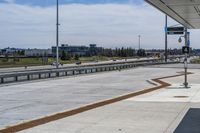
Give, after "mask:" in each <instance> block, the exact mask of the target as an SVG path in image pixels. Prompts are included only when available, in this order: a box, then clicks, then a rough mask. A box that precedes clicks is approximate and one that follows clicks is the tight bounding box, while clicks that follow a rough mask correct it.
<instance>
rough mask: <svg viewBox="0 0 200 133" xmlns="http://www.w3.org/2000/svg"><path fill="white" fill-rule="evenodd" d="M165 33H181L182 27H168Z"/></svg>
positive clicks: (182, 32) (182, 31)
mask: <svg viewBox="0 0 200 133" xmlns="http://www.w3.org/2000/svg"><path fill="white" fill-rule="evenodd" d="M167 34H168V35H183V34H184V27H168V28H167Z"/></svg>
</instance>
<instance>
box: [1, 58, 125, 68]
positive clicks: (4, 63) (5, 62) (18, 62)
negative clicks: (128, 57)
mask: <svg viewBox="0 0 200 133" xmlns="http://www.w3.org/2000/svg"><path fill="white" fill-rule="evenodd" d="M112 59H122V58H120V57H105V56H92V57H80V58H79V61H81V62H83V63H85V62H92V61H108V60H112ZM54 61H55V58H52V57H49V58H48V63H45V62H43V61H42V58H18V59H13V58H9V59H6V58H0V68H6V67H24V66H39V65H49V64H51V63H52V62H54ZM59 62H60V63H62V64H72V63H76V62H77V61H76V60H74V59H71V60H66V61H63V60H60V61H59Z"/></svg>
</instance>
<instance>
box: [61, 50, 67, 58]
mask: <svg viewBox="0 0 200 133" xmlns="http://www.w3.org/2000/svg"><path fill="white" fill-rule="evenodd" d="M60 58H61V60H66V58H67V54H66V52H65V51H64V50H63V51H62V53H61V57H60Z"/></svg>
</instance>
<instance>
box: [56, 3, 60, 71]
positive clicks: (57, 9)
mask: <svg viewBox="0 0 200 133" xmlns="http://www.w3.org/2000/svg"><path fill="white" fill-rule="evenodd" d="M58 67H59V1H58V0H57V2H56V68H58Z"/></svg>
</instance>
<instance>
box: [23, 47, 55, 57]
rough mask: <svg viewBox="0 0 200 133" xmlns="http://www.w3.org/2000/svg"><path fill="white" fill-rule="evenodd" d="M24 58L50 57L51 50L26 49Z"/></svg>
mask: <svg viewBox="0 0 200 133" xmlns="http://www.w3.org/2000/svg"><path fill="white" fill-rule="evenodd" d="M25 56H27V57H43V56H52V50H51V49H26V50H25Z"/></svg>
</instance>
